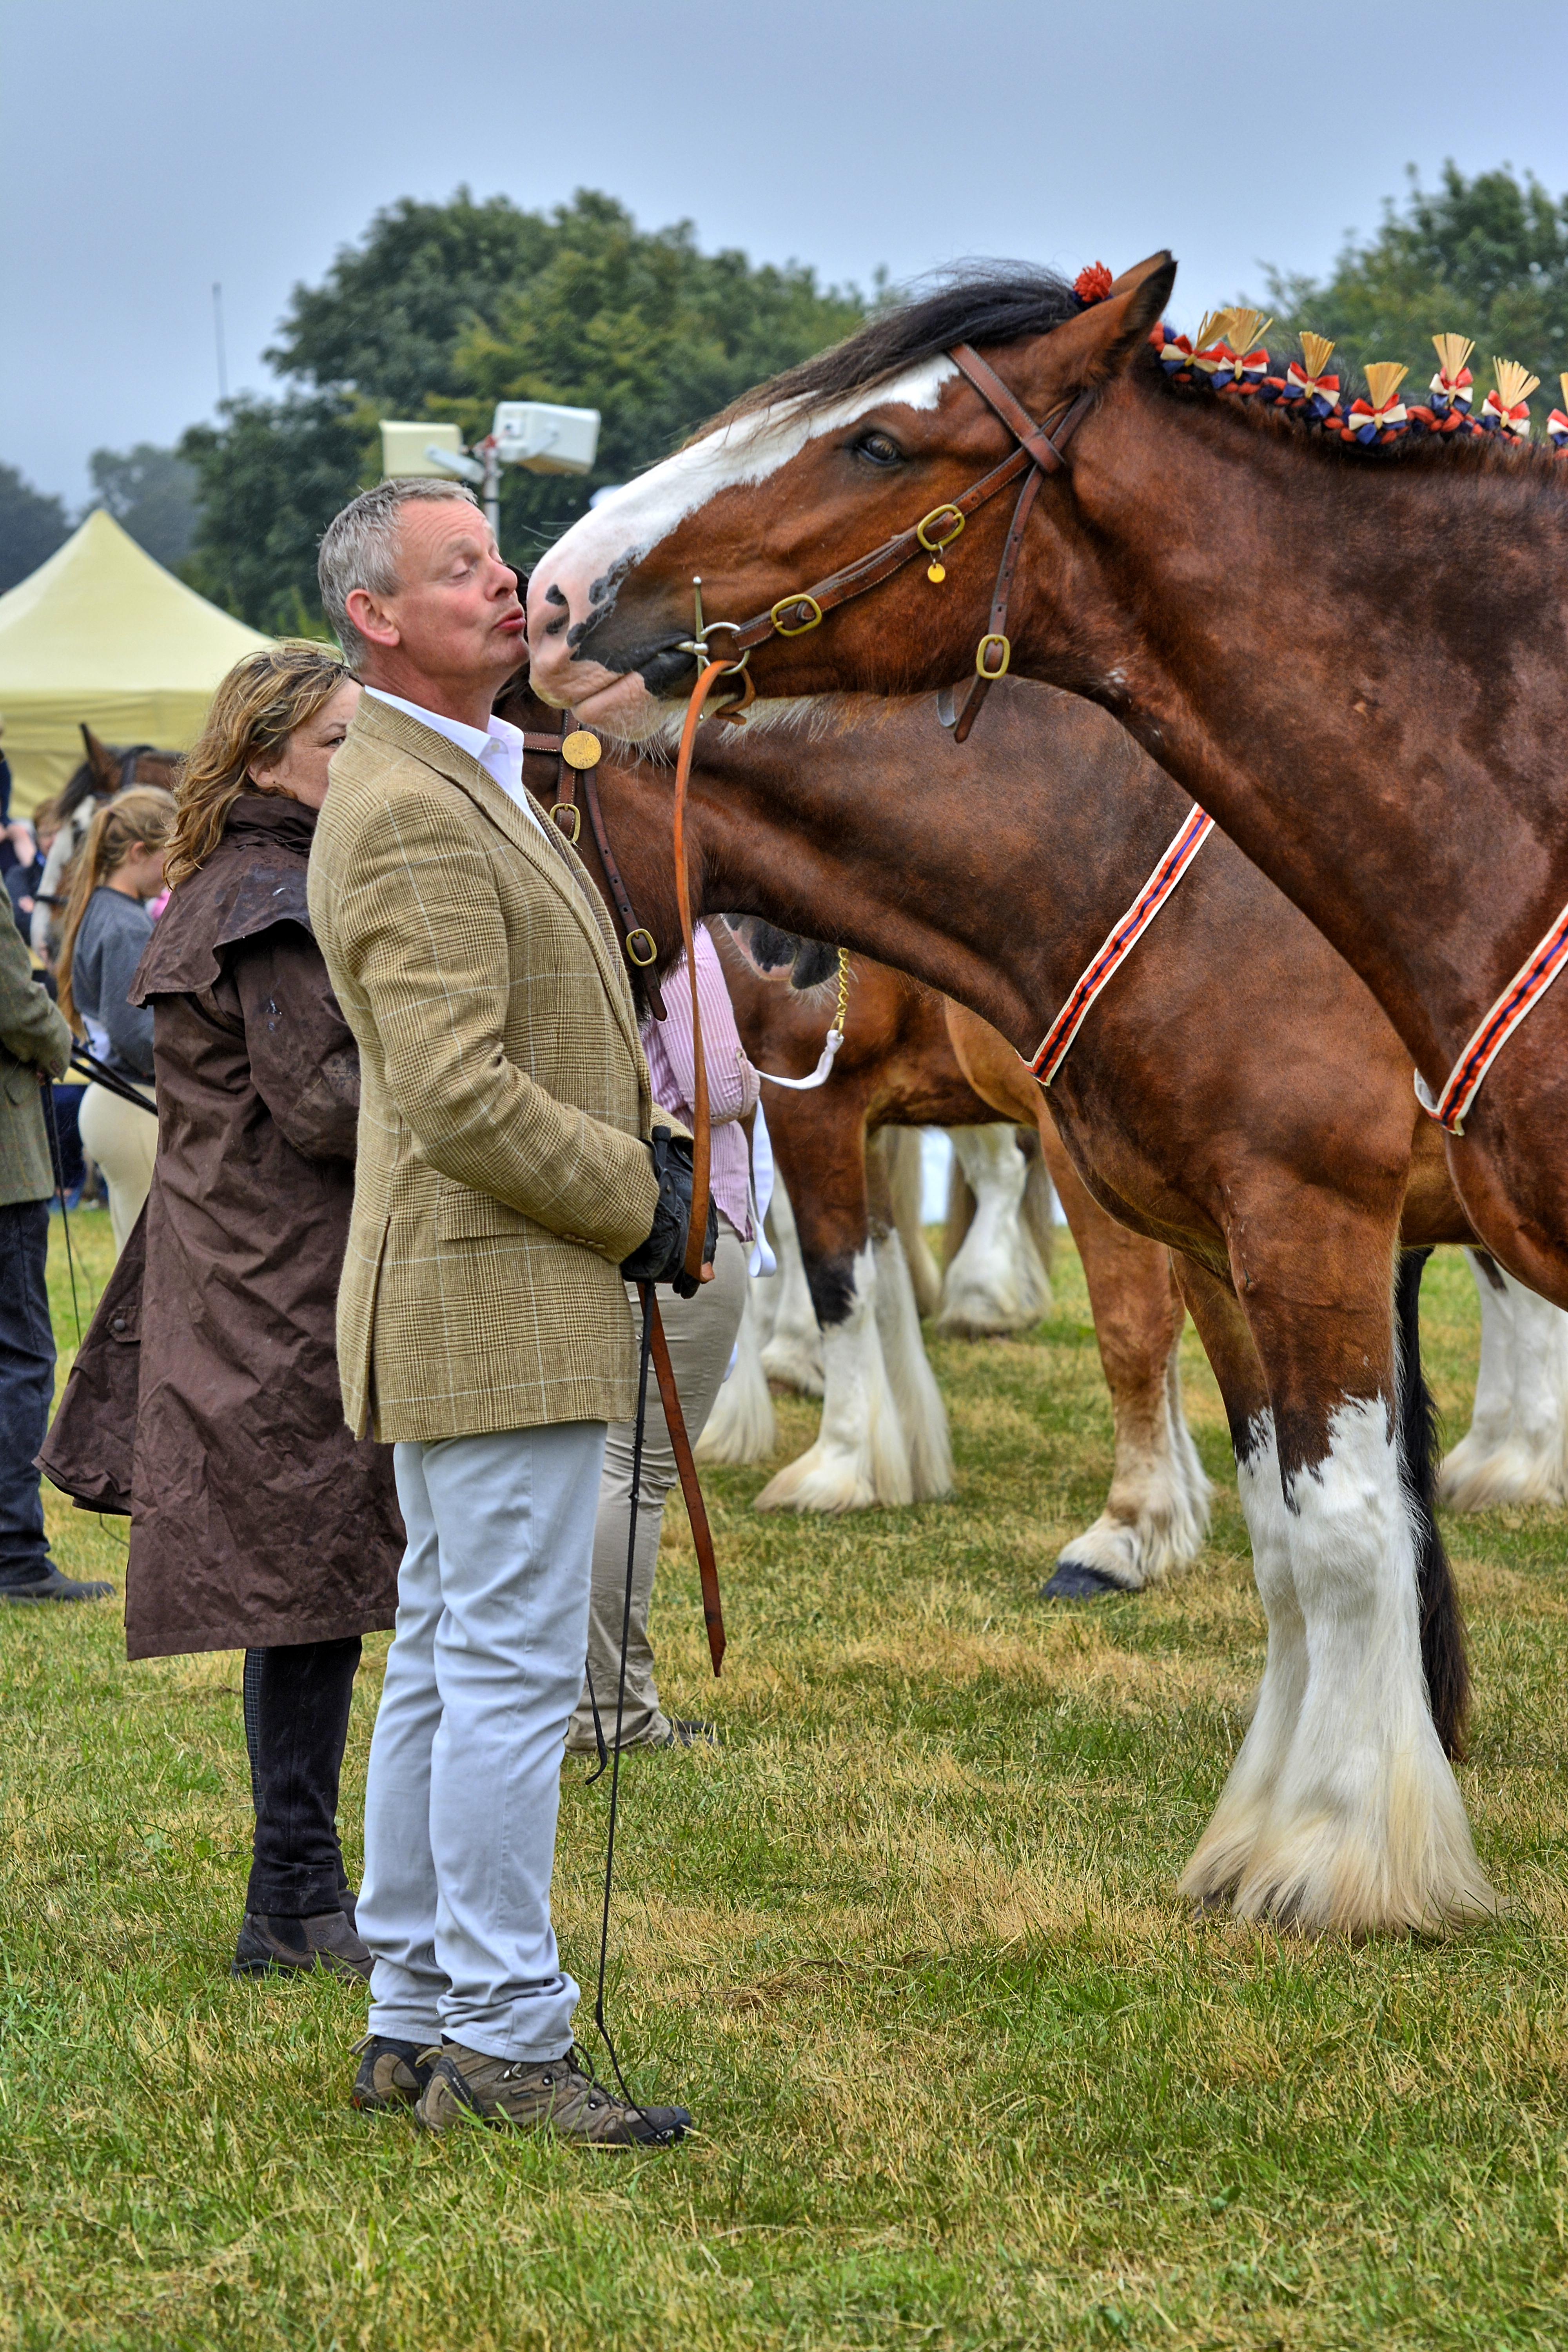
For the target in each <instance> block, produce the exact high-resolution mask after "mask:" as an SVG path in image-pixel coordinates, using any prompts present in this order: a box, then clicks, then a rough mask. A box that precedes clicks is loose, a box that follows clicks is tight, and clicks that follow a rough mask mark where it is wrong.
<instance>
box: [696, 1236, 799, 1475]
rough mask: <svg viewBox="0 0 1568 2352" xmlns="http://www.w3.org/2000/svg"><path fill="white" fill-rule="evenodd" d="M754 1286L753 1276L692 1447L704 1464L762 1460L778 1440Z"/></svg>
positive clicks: (737, 1465)
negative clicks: (726, 1364)
mask: <svg viewBox="0 0 1568 2352" xmlns="http://www.w3.org/2000/svg"><path fill="white" fill-rule="evenodd" d="M757 1291H758V1284H757V1282H756V1281H755V1280H754V1279H753V1280H752V1281H749V1282H748V1283H747V1285H746V1303H745V1306H744V1307H742V1310H741V1328H740V1329H739V1330H738V1331H737V1332H736V1334H735V1353H734V1358H733V1360H732V1361H731V1366H730V1369H729V1370H728V1371H727V1372H726V1373H725V1375H724V1383H723V1386H722V1387H721V1389H720V1391H719V1394H718V1396H717V1397H716V1398H715V1400H714V1403H713V1410H712V1412H710V1414H709V1416H708V1420H707V1423H706V1425H705V1426H704V1428H703V1432H702V1434H701V1436H700V1438H699V1439H698V1441H697V1443H696V1444H695V1445H694V1446H693V1448H692V1452H693V1454H695V1456H696V1458H697V1460H698V1461H699V1462H700V1463H702V1464H703V1465H707V1464H710V1463H711V1464H713V1465H715V1466H719V1465H729V1466H731V1467H732V1468H742V1467H744V1466H745V1465H748V1464H751V1463H754V1462H765V1461H766V1460H767V1459H768V1456H769V1455H770V1454H772V1453H773V1448H774V1447H775V1446H776V1445H777V1444H778V1422H777V1420H776V1418H775V1416H774V1413H773V1398H772V1396H771V1395H770V1394H769V1392H768V1376H767V1374H766V1372H765V1371H764V1370H763V1343H762V1335H761V1330H760V1328H759V1326H760V1316H761V1304H760V1301H759V1299H758V1297H757Z"/></svg>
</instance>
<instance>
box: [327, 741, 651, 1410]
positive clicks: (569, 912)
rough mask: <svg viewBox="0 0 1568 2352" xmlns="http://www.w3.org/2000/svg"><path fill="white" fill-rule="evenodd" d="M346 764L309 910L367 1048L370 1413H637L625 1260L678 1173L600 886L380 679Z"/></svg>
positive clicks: (363, 1174) (343, 1331)
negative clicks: (411, 714)
mask: <svg viewBox="0 0 1568 2352" xmlns="http://www.w3.org/2000/svg"><path fill="white" fill-rule="evenodd" d="M310 920H311V924H312V926H313V928H314V930H315V934H316V939H317V941H318V943H319V944H320V946H321V951H322V953H323V955H324V956H325V958H326V961H327V969H328V971H329V973H330V974H331V982H332V986H333V989H334V990H335V992H336V994H337V999H338V1003H339V1004H340V1005H341V1006H342V1012H343V1015H344V1018H345V1019H346V1020H347V1022H348V1024H349V1026H350V1028H351V1029H352V1030H353V1033H354V1036H355V1038H356V1039H357V1041H358V1044H359V1049H360V1077H361V1084H360V1114H359V1141H358V1157H357V1160H356V1165H355V1177H354V1204H353V1218H352V1221H351V1223H350V1227H349V1240H348V1251H347V1255H346V1257H345V1259H344V1263H343V1275H342V1286H341V1287H340V1289H339V1292H338V1369H339V1373H340V1376H341V1379H342V1391H343V1408H344V1412H345V1414H346V1417H347V1420H348V1423H349V1426H350V1428H351V1429H352V1430H353V1432H354V1433H355V1435H356V1436H363V1435H364V1434H366V1433H369V1434H371V1435H373V1436H374V1437H377V1438H380V1439H382V1440H383V1441H384V1442H386V1443H395V1442H397V1441H400V1440H418V1441H425V1442H430V1441H433V1440H436V1439H439V1438H446V1437H461V1436H470V1435H476V1434H479V1433H486V1432H489V1431H494V1430H503V1429H527V1428H532V1427H535V1426H537V1425H539V1424H540V1423H546V1422H565V1421H624V1420H627V1419H629V1418H630V1416H631V1414H632V1413H633V1412H634V1411H635V1409H636V1402H637V1399H636V1387H637V1347H636V1340H635V1336H634V1328H633V1324H632V1318H631V1310H630V1308H629V1307H628V1305H627V1303H626V1286H625V1285H624V1284H623V1282H622V1280H621V1277H620V1273H619V1266H620V1263H621V1260H622V1259H623V1258H625V1257H626V1256H627V1255H629V1254H630V1253H631V1251H633V1250H634V1249H636V1248H637V1245H638V1244H639V1243H641V1242H642V1241H644V1240H646V1238H647V1234H648V1232H649V1229H650V1228H651V1226H652V1223H653V1214H654V1209H655V1206H656V1204H657V1201H658V1183H657V1181H656V1179H655V1176H654V1172H653V1162H652V1158H651V1155H650V1153H649V1151H648V1149H647V1137H648V1134H649V1132H650V1130H651V1126H652V1108H653V1106H652V1103H651V1099H650V1096H649V1090H648V1077H647V1064H646V1063H645V1061H644V1059H643V1055H642V1048H641V1045H639V1043H638V1039H637V1015H636V1010H635V1007H634V1004H633V1001H632V993H631V989H630V986H629V984H628V982H627V979H626V971H625V968H624V966H623V964H622V961H621V957H620V954H619V951H618V950H617V947H616V940H615V935H614V933H613V931H612V930H611V929H610V925H609V921H608V918H607V917H606V916H605V912H604V908H603V907H602V905H601V904H600V900H599V897H598V893H597V892H596V891H595V889H594V888H593V887H592V885H591V883H590V882H589V880H588V877H587V875H586V872H585V870H584V867H583V866H580V865H579V863H578V861H577V859H576V858H575V857H574V856H573V855H572V853H571V851H570V850H569V849H568V848H567V846H566V844H565V842H564V841H563V840H560V839H558V838H556V837H555V836H554V835H551V834H547V833H545V832H544V831H543V830H542V827H541V826H539V825H538V824H535V823H534V821H533V819H532V817H531V816H530V815H529V814H526V813H525V812H524V811H523V810H522V809H521V808H519V807H518V806H517V805H516V804H515V803H514V802H513V801H512V800H511V799H510V797H509V796H508V794H507V793H505V792H503V791H502V789H501V787H500V785H499V784H498V783H496V782H494V781H493V779H492V778H491V777H489V775H487V774H486V772H485V771H484V769H483V768H482V767H480V765H479V761H477V760H475V759H473V758H471V757H470V756H469V754H468V752H467V751H462V750H460V749H459V748H458V746H457V745H456V744H453V743H449V742H447V740H446V739H445V738H444V737H442V736H440V735H437V733H436V732H435V730H434V729H432V728H428V727H422V726H421V725H420V724H419V722H418V721H417V719H409V718H407V717H405V714H404V713H403V712H402V711H399V710H394V709H390V708H389V707H388V706H387V705H386V704H385V703H382V702H377V701H375V700H374V698H372V697H371V696H370V695H366V696H365V697H364V698H363V700H362V701H361V704H360V707H359V709H358V712H357V713H356V715H355V718H354V721H353V726H352V727H351V729H350V730H349V733H348V736H347V738H346V740H344V742H343V745H342V749H341V750H340V751H338V752H337V754H336V755H335V757H334V758H333V761H332V764H331V789H330V790H329V792H328V794H327V800H326V805H325V807H324V808H323V809H322V811H321V817H320V819H319V821H318V823H317V826H316V835H315V840H314V843H313V845H312V847H311V851H310Z"/></svg>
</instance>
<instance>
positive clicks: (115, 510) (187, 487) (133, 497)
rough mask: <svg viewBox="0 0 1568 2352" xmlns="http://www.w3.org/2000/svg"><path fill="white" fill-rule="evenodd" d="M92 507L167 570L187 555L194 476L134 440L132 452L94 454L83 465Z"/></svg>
mask: <svg viewBox="0 0 1568 2352" xmlns="http://www.w3.org/2000/svg"><path fill="white" fill-rule="evenodd" d="M88 471H89V474H90V475H91V476H92V487H93V488H94V489H95V490H96V491H97V492H98V500H97V503H98V504H99V505H100V506H102V507H106V508H107V509H108V510H109V512H110V514H111V515H112V516H113V517H114V520H115V521H116V522H118V523H121V524H122V525H123V526H124V528H125V530H128V531H129V532H130V534H131V536H132V539H133V540H134V541H136V544H137V546H138V547H144V548H145V549H146V551H147V552H148V554H149V555H151V556H152V557H153V559H154V560H155V561H156V562H159V563H166V564H167V565H168V566H169V568H170V569H171V571H172V570H173V569H174V567H175V565H177V564H180V563H183V562H184V559H185V557H186V556H187V555H188V554H189V553H190V551H191V542H192V541H193V540H194V539H195V531H196V476H195V468H194V467H191V466H190V465H188V464H187V463H186V461H185V459H184V457H181V456H180V455H179V452H178V451H177V450H174V449H159V448H155V447H154V446H153V443H152V442H150V441H139V442H138V443H137V444H136V446H135V447H134V448H133V449H123V450H121V449H95V450H94V451H93V453H92V456H91V457H89V460H88Z"/></svg>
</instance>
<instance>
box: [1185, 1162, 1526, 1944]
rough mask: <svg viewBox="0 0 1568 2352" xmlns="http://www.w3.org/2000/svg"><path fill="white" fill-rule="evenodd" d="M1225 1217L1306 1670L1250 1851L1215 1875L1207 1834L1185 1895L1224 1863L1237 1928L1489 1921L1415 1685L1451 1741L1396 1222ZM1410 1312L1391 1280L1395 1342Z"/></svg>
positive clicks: (1437, 1551) (1221, 1877)
mask: <svg viewBox="0 0 1568 2352" xmlns="http://www.w3.org/2000/svg"><path fill="white" fill-rule="evenodd" d="M1231 1205H1232V1213H1233V1217H1234V1223H1233V1225H1232V1229H1231V1273H1232V1279H1233V1281H1234V1282H1235V1284H1236V1287H1237V1297H1238V1298H1239V1300H1240V1302H1241V1306H1242V1310H1243V1312H1244V1314H1245V1315H1246V1317H1247V1326H1248V1328H1249V1329H1250V1331H1251V1334H1252V1338H1253V1341H1254V1343H1255V1345H1256V1347H1257V1349H1258V1358H1259V1360H1260V1361H1261V1363H1262V1366H1263V1370H1264V1375H1265V1378H1266V1381H1267V1383H1268V1412H1269V1423H1270V1424H1271V1427H1270V1426H1265V1425H1263V1424H1261V1423H1258V1421H1257V1420H1255V1421H1254V1423H1253V1424H1252V1425H1251V1426H1250V1427H1249V1428H1248V1430H1247V1458H1248V1461H1249V1463H1250V1462H1252V1461H1254V1460H1255V1459H1256V1458H1257V1457H1258V1455H1263V1456H1265V1457H1266V1456H1267V1452H1268V1438H1269V1435H1270V1434H1272V1437H1273V1440H1274V1444H1275V1445H1276V1446H1277V1449H1278V1462H1279V1492H1280V1494H1281V1496H1282V1498H1283V1505H1284V1514H1283V1516H1284V1528H1285V1537H1286V1542H1287V1546H1288V1550H1289V1570H1290V1581H1291V1583H1292V1585H1293V1587H1294V1593H1295V1601H1296V1605H1297V1607H1298V1609H1299V1611H1300V1619H1301V1623H1302V1627H1303V1635H1302V1639H1303V1641H1304V1646H1305V1654H1306V1664H1307V1674H1306V1682H1305V1686H1304V1688H1302V1690H1301V1692H1300V1703H1299V1705H1298V1706H1297V1708H1296V1714H1295V1722H1294V1725H1293V1727H1292V1728H1291V1730H1290V1734H1289V1745H1288V1747H1287V1748H1286V1749H1285V1753H1284V1758H1283V1761H1282V1762H1281V1763H1280V1764H1279V1769H1278V1770H1277V1772H1276V1773H1275V1774H1274V1775H1273V1779H1272V1786H1271V1787H1270V1788H1269V1790H1268V1799H1267V1805H1266V1808H1265V1809H1264V1810H1263V1811H1262V1816H1261V1820H1260V1821H1259V1822H1258V1834H1257V1837H1256V1841H1255V1843H1253V1846H1252V1849H1251V1852H1250V1853H1246V1854H1242V1853H1240V1852H1239V1851H1237V1849H1236V1848H1235V1846H1234V1845H1233V1849H1232V1853H1231V1855H1230V1857H1229V1859H1228V1861H1227V1863H1226V1867H1225V1868H1224V1869H1223V1870H1216V1868H1215V1852H1214V1846H1213V1843H1212V1825H1211V1833H1207V1834H1205V1840H1204V1842H1203V1843H1202V1844H1201V1845H1200V1847H1199V1849H1198V1853H1197V1854H1196V1855H1195V1856H1194V1863H1193V1864H1192V1865H1191V1867H1190V1868H1189V1870H1188V1873H1187V1874H1186V1876H1185V1878H1184V1885H1186V1886H1187V1887H1188V1889H1189V1891H1192V1892H1194V1893H1198V1894H1200V1895H1201V1894H1204V1893H1206V1892H1209V1891H1211V1890H1212V1889H1213V1888H1214V1886H1215V1885H1216V1884H1218V1885H1225V1884H1227V1883H1228V1881H1229V1874H1230V1869H1231V1868H1232V1867H1233V1866H1234V1865H1235V1864H1236V1863H1237V1862H1239V1863H1240V1865H1241V1866H1240V1868H1239V1872H1238V1874H1237V1883H1236V1887H1235V1896H1234V1901H1235V1906H1236V1909H1237V1912H1239V1913H1240V1914H1242V1915H1243V1916H1247V1917H1269V1918H1273V1919H1276V1920H1279V1921H1280V1922H1282V1923H1286V1924H1289V1925H1292V1926H1296V1927H1303V1928H1306V1929H1308V1930H1310V1931H1313V1932H1321V1931H1324V1930H1328V1929H1339V1930H1343V1931H1346V1932H1351V1933H1365V1932H1369V1931H1375V1930H1390V1931H1400V1930H1409V1929H1412V1928H1426V1929H1432V1928H1435V1927H1439V1926H1441V1925H1443V1924H1444V1923H1446V1922H1449V1921H1452V1920H1456V1919H1460V1918H1465V1917H1471V1916H1477V1915H1479V1914H1481V1913H1484V1912H1488V1911H1490V1910H1491V1909H1493V1908H1494V1897H1493V1895H1492V1894H1491V1891H1490V1889H1489V1886H1488V1885H1487V1883H1486V1880H1485V1878H1484V1877H1483V1875H1482V1874H1481V1869H1480V1865H1479V1863H1478V1861H1477V1859H1476V1855H1475V1851H1474V1848H1473V1847H1472V1845H1471V1843H1470V1832H1469V1825H1468V1822H1467V1821H1466V1818H1465V1810H1464V1805H1463V1802H1462V1801H1461V1799H1460V1796H1459V1791H1458V1785H1457V1783H1456V1781H1455V1780H1454V1775H1453V1771H1452V1769H1451V1767H1450V1765H1449V1762H1448V1759H1447V1756H1446V1755H1445V1753H1444V1747H1443V1741H1442V1739H1441V1738H1439V1736H1438V1729H1437V1727H1436V1724H1435V1723H1434V1720H1433V1713H1432V1706H1431V1704H1430V1703H1429V1699H1428V1688H1429V1686H1430V1688H1431V1691H1432V1695H1433V1697H1434V1699H1436V1702H1437V1704H1438V1706H1439V1707H1440V1709H1441V1710H1442V1712H1443V1713H1444V1715H1445V1717H1447V1720H1446V1722H1445V1726H1444V1727H1445V1730H1446V1732H1447V1736H1448V1738H1449V1740H1450V1742H1451V1743H1457V1740H1458V1729H1459V1726H1458V1719H1457V1713H1458V1709H1459V1708H1461V1707H1462V1703H1463V1692H1464V1670H1463V1662H1462V1637H1461V1633H1460V1627H1459V1620H1458V1609H1457V1607H1456V1606H1455V1604H1454V1601H1453V1594H1452V1580H1451V1577H1450V1575H1449V1572H1448V1568H1447V1559H1446V1557H1445V1556H1444V1554H1443V1550H1442V1546H1441V1542H1440V1540H1439V1538H1438V1537H1437V1534H1436V1526H1435V1523H1433V1522H1432V1521H1431V1519H1430V1516H1429V1513H1428V1514H1425V1515H1424V1519H1423V1523H1422V1524H1421V1525H1420V1526H1419V1527H1418V1525H1417V1523H1416V1517H1415V1512H1414V1511H1413V1508H1412V1503H1411V1496H1410V1488H1409V1487H1407V1485H1406V1479H1405V1475H1404V1462H1403V1460H1402V1455H1403V1454H1411V1455H1413V1456H1414V1457H1415V1458H1414V1459H1413V1460H1412V1464H1411V1474H1410V1486H1411V1487H1414V1488H1415V1491H1416V1492H1417V1493H1419V1492H1420V1491H1421V1488H1422V1486H1424V1484H1425V1483H1426V1443H1427V1438H1426V1433H1424V1432H1423V1430H1422V1429H1421V1427H1420V1426H1419V1425H1418V1420H1417V1416H1416V1414H1415V1411H1414V1409H1413V1408H1414V1405H1415V1402H1416V1401H1417V1400H1419V1399H1420V1398H1421V1397H1422V1396H1424V1391H1423V1390H1422V1389H1421V1385H1420V1383H1419V1381H1418V1380H1416V1381H1410V1380H1402V1379H1401V1375H1400V1368H1399V1363H1398V1352H1399V1350H1398V1342H1397V1340H1396V1337H1395V1324H1394V1317H1393V1316H1392V1315H1391V1313H1390V1291H1391V1275H1392V1271H1393V1256H1394V1244H1393V1231H1392V1228H1393V1222H1394V1221H1393V1219H1392V1218H1389V1219H1384V1218H1383V1217H1380V1216H1379V1215H1377V1214H1376V1213H1375V1212H1372V1211H1368V1210H1365V1209H1363V1208H1362V1207H1359V1206H1357V1205H1356V1204H1354V1203H1352V1202H1350V1201H1348V1200H1345V1199H1340V1200H1338V1201H1328V1202H1325V1201H1323V1200H1322V1199H1321V1197H1320V1199H1319V1202H1318V1204H1317V1205H1318V1213H1317V1215H1316V1216H1315V1217H1314V1219H1313V1220H1312V1221H1311V1223H1310V1224H1308V1223H1305V1222H1304V1220H1303V1219H1302V1218H1301V1216H1300V1213H1299V1211H1298V1213H1295V1214H1294V1215H1292V1214H1290V1213H1282V1212H1288V1211H1289V1209H1290V1207H1291V1205H1292V1204H1291V1203H1290V1202H1281V1201H1279V1200H1278V1199H1274V1200H1261V1199H1260V1200H1258V1201H1255V1202H1246V1201H1244V1200H1242V1199H1239V1198H1237V1199H1233V1202H1232V1204H1231ZM1413 1263H1414V1267H1415V1276H1416V1278H1417V1280H1418V1276H1419V1260H1418V1258H1417V1259H1415V1260H1414V1261H1413ZM1325 1301H1326V1302H1329V1303H1328V1304H1325V1303H1324V1302H1325ZM1414 1301H1415V1291H1414V1289H1413V1288H1409V1287H1407V1277H1405V1276H1402V1279H1401V1286H1400V1311H1401V1322H1402V1324H1403V1326H1404V1328H1405V1333H1406V1335H1407V1339H1409V1340H1413V1339H1414V1337H1415V1306H1414ZM1402 1407H1403V1410H1402ZM1259 1499H1260V1498H1259ZM1424 1581H1425V1585H1426V1590H1424V1589H1423V1584H1424ZM1271 1630H1272V1625H1271ZM1424 1634H1425V1635H1426V1652H1425V1654H1424V1647H1423V1642H1424ZM1223 1810H1224V1807H1223V1804H1222V1811H1223Z"/></svg>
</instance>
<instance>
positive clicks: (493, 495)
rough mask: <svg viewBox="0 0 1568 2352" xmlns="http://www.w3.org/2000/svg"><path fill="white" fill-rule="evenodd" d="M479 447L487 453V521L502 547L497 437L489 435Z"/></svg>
mask: <svg viewBox="0 0 1568 2352" xmlns="http://www.w3.org/2000/svg"><path fill="white" fill-rule="evenodd" d="M479 446H480V447H481V449H483V451H484V453H485V520H486V521H487V522H488V523H489V527H490V536H491V538H492V539H493V540H494V541H495V543H496V545H497V546H498V547H499V546H500V449H499V448H498V447H497V446H496V436H495V435H494V434H493V433H491V434H489V435H487V436H486V437H485V439H484V440H483V441H481V443H480V444H479Z"/></svg>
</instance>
